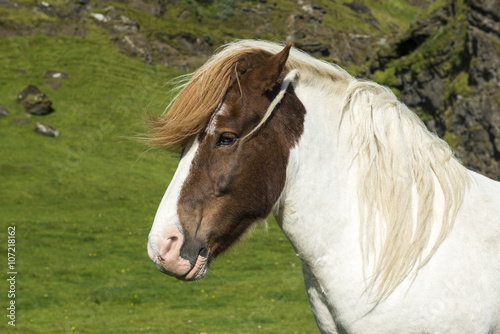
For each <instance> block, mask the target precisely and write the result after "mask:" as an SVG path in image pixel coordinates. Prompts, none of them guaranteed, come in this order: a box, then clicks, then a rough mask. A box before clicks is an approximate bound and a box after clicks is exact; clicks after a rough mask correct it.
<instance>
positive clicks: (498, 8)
mask: <svg viewBox="0 0 500 334" xmlns="http://www.w3.org/2000/svg"><path fill="white" fill-rule="evenodd" d="M499 55H500V2H498V1H495V0H493V1H490V0H481V1H479V0H475V1H451V2H449V3H448V4H447V5H445V6H443V7H440V8H438V9H436V10H435V11H434V12H433V13H432V14H431V15H429V16H428V17H427V18H425V19H422V20H421V21H420V22H418V23H416V24H415V25H414V26H413V27H412V28H411V29H410V30H409V31H408V32H407V33H405V34H404V35H403V36H402V37H399V38H397V39H396V40H395V41H393V42H392V43H391V44H390V45H386V46H384V47H383V48H382V49H381V50H379V51H378V53H377V54H376V56H375V57H373V59H372V62H371V64H370V67H369V69H368V70H366V71H365V72H363V73H364V74H368V75H369V76H370V77H371V78H373V79H375V80H376V81H379V82H381V83H383V84H385V85H388V86H390V87H391V88H392V89H393V90H394V91H395V92H396V94H398V95H399V97H400V98H401V100H402V101H403V102H405V103H406V104H407V105H408V106H409V107H410V108H412V109H413V110H415V111H416V112H417V113H418V114H419V115H420V116H421V118H422V119H423V120H424V121H425V123H426V124H427V126H428V128H429V129H431V130H433V131H435V132H437V133H438V134H439V135H440V136H442V137H444V139H445V140H446V141H448V143H449V144H450V145H451V146H452V147H453V148H454V149H455V150H456V155H457V156H458V157H459V158H460V159H461V160H462V161H463V163H464V164H465V165H467V166H468V167H470V168H471V169H473V170H476V171H479V172H481V173H483V174H486V175H488V176H490V177H492V178H495V179H497V180H500V57H499Z"/></svg>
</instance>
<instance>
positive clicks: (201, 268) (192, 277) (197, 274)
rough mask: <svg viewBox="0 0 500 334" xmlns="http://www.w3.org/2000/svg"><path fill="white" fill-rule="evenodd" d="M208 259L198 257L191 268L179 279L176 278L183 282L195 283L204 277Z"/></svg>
mask: <svg viewBox="0 0 500 334" xmlns="http://www.w3.org/2000/svg"><path fill="white" fill-rule="evenodd" d="M208 262H209V261H208V257H205V256H201V255H198V257H197V258H196V262H195V263H194V265H193V267H191V269H190V270H189V271H188V272H187V273H186V274H185V275H184V276H181V277H177V278H178V279H180V280H183V281H197V280H200V279H202V278H203V277H205V275H206V274H207V271H208Z"/></svg>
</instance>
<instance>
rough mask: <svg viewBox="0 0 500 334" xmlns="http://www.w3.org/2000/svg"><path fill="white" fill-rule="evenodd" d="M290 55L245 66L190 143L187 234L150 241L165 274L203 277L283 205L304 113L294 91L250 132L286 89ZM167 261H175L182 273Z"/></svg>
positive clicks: (183, 216)
mask: <svg viewBox="0 0 500 334" xmlns="http://www.w3.org/2000/svg"><path fill="white" fill-rule="evenodd" d="M288 52H289V47H287V48H285V49H284V50H283V51H282V52H280V53H278V54H276V55H274V56H272V57H270V58H269V56H267V57H264V56H263V57H262V59H253V61H254V62H257V64H255V63H254V64H252V62H251V61H249V62H248V63H250V65H246V64H243V65H244V66H242V67H241V68H239V71H240V74H239V78H238V80H236V81H235V83H234V84H233V85H232V86H231V87H230V88H229V90H228V91H227V93H226V95H225V98H224V100H223V101H222V103H221V104H220V106H219V107H218V108H217V110H215V111H214V113H213V115H212V117H211V119H210V120H209V122H208V123H207V125H206V127H205V129H204V130H203V131H202V132H201V133H200V134H199V135H198V137H197V139H196V140H195V144H193V145H192V146H194V147H195V149H196V152H195V153H194V155H192V161H191V163H190V166H189V172H188V173H187V175H186V177H185V179H184V181H183V184H182V186H181V187H180V191H179V192H178V199H177V202H176V210H177V217H176V219H178V221H177V222H176V224H177V228H178V229H180V230H181V231H180V233H177V234H176V233H174V234H176V235H175V236H174V238H175V239H172V238H169V237H168V236H162V237H160V238H159V240H160V241H153V242H152V240H151V235H150V243H149V244H150V250H149V252H150V256H151V257H152V258H153V260H154V261H155V263H156V264H157V266H158V267H159V268H160V270H162V271H165V272H166V273H169V274H173V275H175V276H177V277H179V278H182V279H199V278H202V277H203V276H204V274H205V272H206V267H207V266H208V263H209V261H210V260H211V259H213V258H215V257H216V256H217V255H218V254H220V253H221V252H222V251H224V250H225V249H227V248H228V247H229V246H230V245H231V244H232V243H234V242H235V241H236V240H237V239H238V238H239V237H240V236H241V235H242V234H243V232H244V231H245V230H246V229H247V228H248V227H249V226H250V225H251V224H252V223H254V222H257V221H260V220H263V219H265V218H266V217H267V215H269V213H270V212H271V210H272V208H273V206H274V205H275V204H276V202H277V201H278V199H279V197H280V195H281V192H282V190H283V188H284V185H285V180H286V166H287V163H288V157H289V152H290V149H291V148H292V147H293V146H294V145H295V144H296V143H297V141H298V139H299V138H300V135H301V133H302V131H303V121H304V115H305V109H304V107H303V105H302V104H301V103H300V101H299V100H298V99H297V97H296V96H295V94H294V92H293V89H292V88H291V87H290V88H288V91H287V94H286V95H285V97H284V98H283V100H282V101H281V103H280V104H279V105H278V107H277V108H276V109H275V111H274V113H273V114H272V115H271V116H270V118H269V119H268V120H267V121H266V123H265V124H264V125H262V126H261V127H259V128H258V129H257V130H256V131H253V132H252V130H253V129H254V128H255V127H256V126H257V125H258V123H259V122H260V120H261V119H262V118H263V117H264V114H265V112H266V110H267V109H268V107H269V106H270V104H271V101H272V100H273V99H274V98H275V97H276V95H277V93H278V91H279V90H280V87H281V82H282V78H283V75H284V73H282V72H283V68H284V65H285V62H286V59H287V57H288ZM245 65H246V66H245ZM245 67H246V68H245ZM248 134H250V135H249V136H247V135H248ZM190 149H193V147H190V148H186V150H190ZM191 154H192V153H191ZM182 159H184V157H183V158H182ZM182 159H181V160H182ZM181 162H182V161H181ZM186 167H187V166H186ZM186 167H184V168H186ZM167 193H168V192H167ZM166 196H167V195H166ZM164 200H165V199H164ZM155 224H156V219H155ZM165 239H166V240H167V241H165ZM180 239H182V241H181V240H180ZM161 240H163V241H164V242H163V243H166V244H167V247H166V248H168V251H167V252H165V250H164V249H163V250H162V248H165V247H162V245H161ZM154 248H156V249H154ZM177 251H178V252H179V253H178V254H174V256H172V254H168V253H169V252H177ZM168 259H170V260H169V261H172V262H175V261H177V267H176V264H175V263H167V260H168ZM186 261H188V262H189V264H188V263H187V262H186ZM179 263H182V265H181V266H179ZM190 266H191V267H190ZM189 267H190V268H189ZM187 269H189V270H188V271H187V273H185V271H186V270H187Z"/></svg>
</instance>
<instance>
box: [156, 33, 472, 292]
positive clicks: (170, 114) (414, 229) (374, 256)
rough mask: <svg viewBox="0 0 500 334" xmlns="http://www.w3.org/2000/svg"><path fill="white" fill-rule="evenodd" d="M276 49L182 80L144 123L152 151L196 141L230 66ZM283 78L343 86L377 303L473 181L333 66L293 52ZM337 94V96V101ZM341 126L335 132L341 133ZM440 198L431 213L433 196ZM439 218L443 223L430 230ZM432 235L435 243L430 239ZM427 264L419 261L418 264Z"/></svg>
mask: <svg viewBox="0 0 500 334" xmlns="http://www.w3.org/2000/svg"><path fill="white" fill-rule="evenodd" d="M282 49H283V45H278V44H274V43H269V42H263V41H239V42H235V43H231V44H228V45H227V46H225V47H224V48H223V49H222V50H221V51H220V52H219V53H218V54H215V55H214V56H213V57H212V58H211V59H210V60H209V61H208V62H207V63H206V64H205V65H203V67H201V68H200V69H199V70H198V71H196V72H195V73H194V74H193V75H192V76H187V77H185V78H187V79H188V80H189V81H187V82H185V83H183V84H182V85H180V86H179V89H182V91H181V92H180V93H179V94H178V96H177V97H176V98H175V99H174V100H173V102H172V103H171V105H170V106H169V108H167V111H166V113H165V114H164V115H162V116H161V117H160V118H157V119H154V120H153V121H152V122H151V128H152V132H153V134H152V137H151V139H150V142H151V143H152V144H154V145H157V146H160V147H163V148H167V149H169V150H179V149H182V148H183V147H184V146H185V145H186V143H187V142H188V141H189V139H190V138H191V137H192V136H194V135H196V134H198V133H199V132H200V131H201V130H202V129H203V127H204V126H205V124H206V123H207V121H208V119H209V118H210V116H211V114H212V112H213V111H214V110H215V109H216V108H217V106H218V105H219V103H221V101H222V99H223V98H224V95H225V93H226V91H227V90H228V88H229V87H230V86H231V85H232V84H233V83H234V81H235V80H236V76H235V67H236V66H237V64H238V62H239V61H241V59H242V58H243V57H245V56H248V55H252V54H257V53H262V52H263V51H264V52H266V53H269V54H270V55H271V54H275V53H277V52H279V51H281V50H282ZM285 70H286V71H287V72H288V71H291V70H297V72H298V76H299V80H298V82H299V83H298V84H299V85H302V84H305V85H308V86H314V87H317V88H318V89H321V90H323V91H325V93H326V94H328V93H332V92H333V90H334V89H337V90H338V89H339V88H338V87H339V85H337V88H334V87H335V85H332V82H340V81H342V82H343V84H344V85H341V86H342V89H343V90H344V88H345V91H343V92H342V95H343V96H345V98H344V101H341V102H342V104H341V105H342V106H343V108H342V113H343V114H342V119H349V120H350V122H349V123H350V124H351V126H352V129H351V133H352V138H351V140H350V143H349V144H350V145H351V146H350V147H351V149H352V152H356V156H355V158H354V161H353V163H354V164H355V166H356V169H357V170H358V173H359V174H358V186H357V187H358V188H357V194H358V198H359V201H360V202H359V214H360V219H361V224H360V235H361V237H360V243H361V248H362V251H363V257H364V259H363V260H364V263H365V265H367V264H368V263H372V264H373V268H374V269H373V273H372V275H371V277H370V281H371V287H372V288H374V289H375V290H374V291H376V294H375V301H380V300H382V299H383V298H385V297H387V296H388V295H389V294H390V293H391V292H392V291H393V290H394V289H395V287H396V286H398V285H399V284H400V283H401V282H402V281H403V280H404V279H405V278H406V277H408V276H409V275H411V274H414V275H416V274H417V272H418V270H419V269H420V268H421V267H422V266H423V265H425V263H426V262H427V261H428V260H429V259H430V258H431V256H432V255H433V254H434V253H435V251H436V250H437V248H438V247H439V245H440V244H441V243H442V242H443V240H444V239H445V238H446V236H447V235H448V234H449V232H450V231H451V229H452V227H453V224H454V220H455V216H456V214H457V211H458V209H459V208H460V206H461V204H462V201H463V198H464V194H465V191H466V189H467V186H468V184H469V182H470V180H469V177H468V174H467V170H466V169H465V168H464V167H463V166H462V165H461V164H460V163H459V162H458V161H457V160H456V159H455V158H454V157H453V153H452V151H451V149H450V148H449V146H448V145H447V144H446V142H444V141H443V140H442V139H439V138H438V137H437V136H436V135H434V134H432V133H431V132H429V131H428V130H427V129H426V128H425V125H424V124H423V122H422V121H421V120H420V119H419V118H418V117H417V116H416V115H415V114H414V113H413V112H411V111H410V110H409V109H408V108H407V107H406V106H405V105H403V104H402V103H400V102H399V101H398V100H397V98H396V97H395V96H394V94H392V92H391V91H390V90H388V89H387V88H385V87H382V86H380V85H378V84H376V83H372V82H364V81H359V80H356V79H354V78H353V77H351V76H350V75H349V74H347V73H346V72H345V71H344V70H343V69H341V68H340V67H338V66H336V65H333V64H329V63H326V62H322V61H320V60H317V59H315V58H313V57H311V56H309V55H307V54H305V53H303V52H301V51H298V50H296V49H292V51H291V53H290V56H289V58H288V61H287V65H286V69H285ZM336 93H338V91H337V92H336ZM341 126H342V124H341ZM437 189H440V192H442V196H443V198H444V207H443V208H442V212H438V210H437V208H435V200H436V199H437V197H438V196H437V193H436V190H437ZM436 216H439V217H442V220H441V221H437V219H436ZM436 225H437V226H438V230H439V232H438V233H437V235H435V232H434V235H433V234H432V232H433V231H434V230H435V229H433V227H434V226H436ZM424 255H425V256H424Z"/></svg>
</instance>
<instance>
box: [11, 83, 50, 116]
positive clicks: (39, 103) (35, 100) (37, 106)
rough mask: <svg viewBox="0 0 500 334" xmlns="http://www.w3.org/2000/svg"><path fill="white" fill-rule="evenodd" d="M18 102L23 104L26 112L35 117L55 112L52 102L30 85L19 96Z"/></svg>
mask: <svg viewBox="0 0 500 334" xmlns="http://www.w3.org/2000/svg"><path fill="white" fill-rule="evenodd" d="M17 102H19V103H21V105H22V106H23V108H24V110H26V111H27V112H29V113H30V114H33V115H47V114H49V113H51V112H52V111H54V110H53V109H52V107H51V106H52V101H51V100H50V99H49V98H48V97H47V95H45V94H44V93H42V92H41V91H40V89H38V87H36V86H33V85H29V86H28V87H26V88H25V89H23V90H22V91H21V92H20V93H19V94H17Z"/></svg>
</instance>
